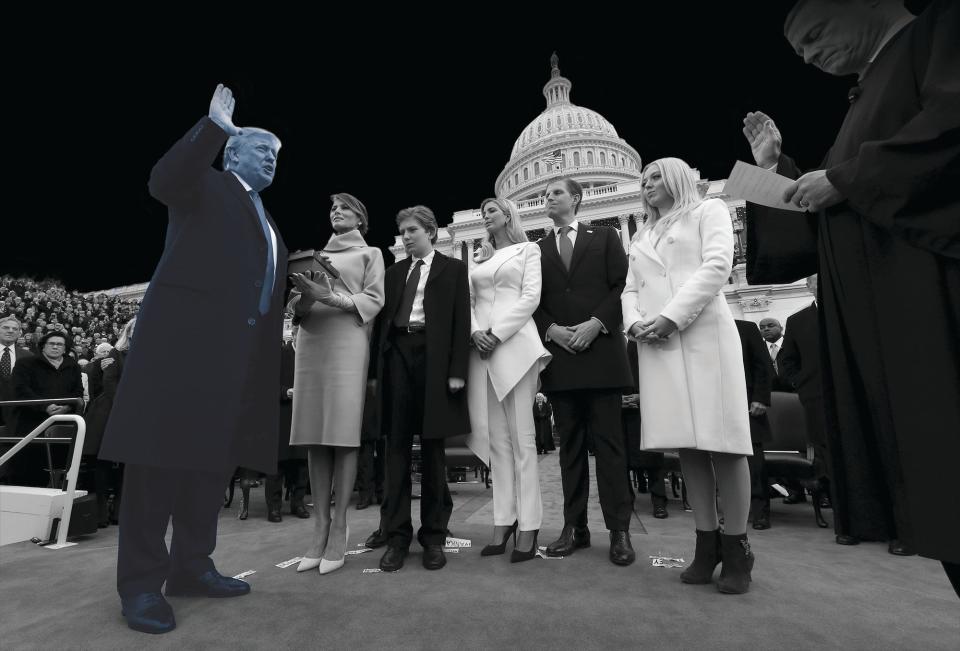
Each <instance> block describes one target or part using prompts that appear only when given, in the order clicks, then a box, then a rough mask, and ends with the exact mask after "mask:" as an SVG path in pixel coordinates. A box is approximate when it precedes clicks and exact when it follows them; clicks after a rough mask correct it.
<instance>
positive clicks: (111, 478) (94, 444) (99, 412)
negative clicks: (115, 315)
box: [83, 317, 137, 527]
mask: <svg viewBox="0 0 960 651" xmlns="http://www.w3.org/2000/svg"><path fill="white" fill-rule="evenodd" d="M136 325H137V317H133V318H132V319H131V320H130V321H129V322H128V323H127V324H126V325H125V326H124V327H123V332H121V333H120V338H119V339H118V340H117V345H116V346H115V347H111V349H110V352H109V353H107V355H106V357H102V358H101V357H99V356H98V357H94V359H93V361H92V362H90V363H89V364H88V365H87V367H86V369H87V378H88V380H87V382H88V385H89V387H90V396H91V402H90V405H89V406H88V407H87V412H86V414H85V415H84V420H86V422H87V434H86V438H85V439H84V441H83V454H84V456H85V457H87V458H86V459H85V461H86V462H87V463H88V465H93V475H94V476H93V486H92V489H93V492H94V493H95V494H96V496H97V509H98V513H99V522H98V526H100V527H106V526H108V525H109V524H110V512H109V509H108V499H109V494H110V491H113V493H114V505H113V509H114V520H117V516H118V514H119V512H120V495H121V490H120V486H121V484H120V482H119V478H118V474H119V473H115V472H114V463H113V462H112V461H108V460H106V459H99V458H97V455H98V454H99V453H100V444H101V442H102V440H103V432H104V430H106V428H107V421H108V420H109V418H110V411H111V410H112V409H113V399H114V397H115V396H116V394H117V387H118V386H119V384H120V377H121V375H122V374H123V364H124V361H125V360H126V358H127V353H128V352H129V351H130V345H131V343H132V342H133V331H134V329H135V328H136ZM84 488H86V487H84Z"/></svg>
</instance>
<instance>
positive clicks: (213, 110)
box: [208, 84, 243, 136]
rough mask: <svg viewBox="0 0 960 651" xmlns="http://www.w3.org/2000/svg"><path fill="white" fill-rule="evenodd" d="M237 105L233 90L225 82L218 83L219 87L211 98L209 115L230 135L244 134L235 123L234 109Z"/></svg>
mask: <svg viewBox="0 0 960 651" xmlns="http://www.w3.org/2000/svg"><path fill="white" fill-rule="evenodd" d="M236 105H237V100H236V99H234V97H233V91H231V90H230V89H229V88H227V87H226V86H224V85H223V84H217V89H216V90H215V91H213V98H211V100H210V113H209V114H208V116H209V117H210V119H211V120H213V121H214V122H216V123H217V124H218V125H219V126H220V128H221V129H223V130H224V131H226V132H227V134H228V135H231V136H242V135H243V129H241V128H240V127H237V126H235V125H234V124H233V109H234V107H235V106H236Z"/></svg>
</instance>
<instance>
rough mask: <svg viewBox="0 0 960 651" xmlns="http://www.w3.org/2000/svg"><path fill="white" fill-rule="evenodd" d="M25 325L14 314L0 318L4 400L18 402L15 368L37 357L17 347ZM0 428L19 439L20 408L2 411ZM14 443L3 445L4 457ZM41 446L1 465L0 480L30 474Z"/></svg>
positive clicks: (0, 393) (0, 381)
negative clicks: (14, 375)
mask: <svg viewBox="0 0 960 651" xmlns="http://www.w3.org/2000/svg"><path fill="white" fill-rule="evenodd" d="M20 332H21V324H20V321H19V319H17V318H16V317H14V316H12V315H8V316H4V317H2V318H0V401H3V400H15V399H16V398H15V397H14V391H13V369H14V368H16V366H17V363H18V362H22V361H23V360H25V359H29V358H31V357H33V353H32V352H30V350H28V349H27V348H24V347H23V346H18V345H17V339H19V338H20ZM0 425H3V426H5V427H6V435H7V436H15V435H16V432H17V408H16V407H2V408H0ZM12 447H13V445H12V444H6V443H4V444H0V454H2V453H4V452H6V451H7V450H9V449H10V448H12ZM39 453H40V448H39V446H38V445H29V446H28V447H27V448H26V449H24V450H21V451H20V452H19V453H18V454H17V455H16V456H15V457H13V458H12V459H10V460H9V461H8V462H7V463H5V464H4V465H3V466H0V481H3V482H6V481H9V482H14V483H15V482H18V481H19V479H18V477H23V476H24V474H25V473H24V472H23V471H26V474H27V475H29V474H30V470H29V468H30V467H31V466H33V465H35V464H34V461H36V460H37V459H39V457H38V456H37V455H38V454H39Z"/></svg>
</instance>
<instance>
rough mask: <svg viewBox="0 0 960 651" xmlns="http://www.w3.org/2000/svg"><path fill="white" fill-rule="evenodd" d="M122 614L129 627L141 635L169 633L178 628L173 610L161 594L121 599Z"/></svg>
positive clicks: (151, 593) (139, 595)
mask: <svg viewBox="0 0 960 651" xmlns="http://www.w3.org/2000/svg"><path fill="white" fill-rule="evenodd" d="M120 614H121V615H123V617H124V619H126V620H127V626H129V627H130V628H132V629H133V630H135V631H140V632H141V633H155V634H156V633H169V632H170V631H172V630H173V629H175V628H176V627H177V622H176V620H175V619H174V618H173V608H171V607H170V604H169V603H167V600H166V599H164V598H163V595H162V594H160V593H159V592H145V593H143V594H138V595H136V596H133V597H126V598H121V599H120Z"/></svg>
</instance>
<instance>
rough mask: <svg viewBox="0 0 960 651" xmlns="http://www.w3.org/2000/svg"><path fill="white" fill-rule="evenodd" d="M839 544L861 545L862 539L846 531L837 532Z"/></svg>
mask: <svg viewBox="0 0 960 651" xmlns="http://www.w3.org/2000/svg"><path fill="white" fill-rule="evenodd" d="M837 544H838V545H859V544H860V539H859V538H857V537H856V536H848V535H847V534H845V533H841V534H837Z"/></svg>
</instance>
